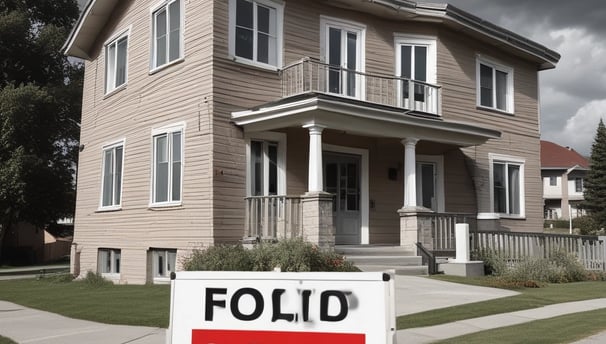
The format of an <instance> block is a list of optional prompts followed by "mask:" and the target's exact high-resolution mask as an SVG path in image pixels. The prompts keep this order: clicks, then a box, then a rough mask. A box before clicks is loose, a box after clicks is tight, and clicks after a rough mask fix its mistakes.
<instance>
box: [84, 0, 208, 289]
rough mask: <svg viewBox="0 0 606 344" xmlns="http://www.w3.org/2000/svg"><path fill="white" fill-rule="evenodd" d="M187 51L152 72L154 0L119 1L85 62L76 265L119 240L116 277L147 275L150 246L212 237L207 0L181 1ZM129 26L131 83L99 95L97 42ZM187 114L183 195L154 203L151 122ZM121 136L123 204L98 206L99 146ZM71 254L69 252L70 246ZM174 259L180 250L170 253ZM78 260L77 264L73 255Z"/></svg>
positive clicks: (188, 245) (182, 245)
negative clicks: (170, 202)
mask: <svg viewBox="0 0 606 344" xmlns="http://www.w3.org/2000/svg"><path fill="white" fill-rule="evenodd" d="M183 3H184V11H185V17H184V18H185V29H184V60H183V61H182V62H180V63H176V64H174V65H171V66H168V67H167V68H164V69H162V70H160V71H158V72H156V73H154V74H151V75H150V73H149V71H150V40H151V14H150V7H151V6H153V5H154V4H155V2H152V1H143V0H131V1H123V2H120V5H118V6H117V7H116V9H115V10H114V14H113V15H112V18H113V19H112V20H111V22H110V23H108V24H107V26H106V28H105V29H104V30H103V32H102V34H101V35H100V36H99V37H98V39H97V41H96V43H95V48H94V53H93V55H92V56H93V58H92V60H91V61H87V62H86V65H85V81H84V95H83V109H82V131H81V141H80V142H81V144H82V145H83V146H84V149H83V150H82V152H81V153H80V162H79V170H78V190H77V191H78V192H77V208H76V216H75V237H74V243H75V245H76V250H75V251H79V252H80V253H79V256H80V262H79V265H80V272H81V273H82V274H86V272H87V271H96V270H97V265H96V261H97V250H98V248H99V247H102V248H115V249H121V255H122V257H121V260H122V262H121V275H120V277H121V279H120V281H119V282H121V283H144V282H145V281H146V280H147V278H148V276H146V275H147V272H146V271H147V269H146V267H145V266H146V264H147V255H148V253H147V252H148V250H149V248H173V249H178V255H179V256H182V255H184V254H187V253H188V252H189V250H190V249H192V248H194V247H199V246H201V245H207V244H210V243H212V242H213V238H212V221H211V218H212V212H211V205H212V195H211V177H212V169H211V152H212V149H211V145H212V141H211V139H210V134H211V129H212V128H211V127H210V121H209V118H210V115H211V114H212V102H210V101H209V99H211V93H212V79H211V74H212V70H211V68H212V61H211V59H210V55H211V53H212V50H211V49H210V47H211V46H212V45H211V40H212V32H211V29H212V27H211V25H210V24H211V21H210V20H208V19H207V20H204V18H211V17H212V13H213V12H212V10H213V7H212V3H210V2H208V1H197V2H196V1H194V2H191V1H184V2H183ZM128 27H130V36H129V47H128V60H127V61H128V62H127V63H128V84H127V86H126V87H125V88H124V89H122V90H119V91H117V92H115V93H113V94H111V95H109V96H105V95H104V71H105V58H104V53H103V46H104V43H105V41H106V39H108V38H109V37H111V36H112V35H113V34H115V33H117V32H118V31H120V30H122V29H124V28H128ZM177 122H184V123H185V125H186V127H185V129H184V141H183V142H184V151H183V154H184V158H183V161H184V162H183V194H182V204H181V205H180V206H176V207H170V208H151V207H150V199H151V196H150V195H151V178H152V177H151V171H152V149H153V148H152V134H151V132H152V129H153V128H158V127H162V126H165V125H170V124H174V123H177ZM119 139H125V146H124V159H123V160H124V172H123V181H122V185H123V189H122V202H121V203H122V207H121V209H120V210H118V211H111V212H107V211H99V210H98V209H99V205H100V194H101V178H102V175H101V172H102V171H101V169H102V147H103V146H104V145H106V144H108V143H111V142H113V141H115V140H119ZM74 256H76V255H75V254H74ZM177 261H179V258H177ZM73 264H77V263H75V262H74V263H73Z"/></svg>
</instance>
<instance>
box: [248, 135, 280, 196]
mask: <svg viewBox="0 0 606 344" xmlns="http://www.w3.org/2000/svg"><path fill="white" fill-rule="evenodd" d="M245 140H246V196H247V197H250V196H252V166H251V158H252V153H251V141H264V142H275V143H277V144H278V162H277V163H278V195H279V196H284V195H286V134H284V133H276V132H269V131H268V132H258V133H254V134H249V135H246V137H245ZM263 173H264V175H263V180H264V181H266V180H267V179H269V159H268V157H267V150H266V149H264V156H263ZM263 184H264V185H263V188H264V190H263V194H264V195H265V196H266V195H268V193H269V192H268V190H269V189H268V183H267V182H265V183H263Z"/></svg>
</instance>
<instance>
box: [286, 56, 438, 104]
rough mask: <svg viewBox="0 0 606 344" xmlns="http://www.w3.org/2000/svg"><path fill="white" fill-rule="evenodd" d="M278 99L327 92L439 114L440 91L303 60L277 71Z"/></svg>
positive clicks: (307, 58) (405, 80)
mask: <svg viewBox="0 0 606 344" xmlns="http://www.w3.org/2000/svg"><path fill="white" fill-rule="evenodd" d="M281 76H282V97H290V96H293V95H297V94H303V93H308V92H317V93H327V94H333V95H339V96H343V97H348V98H353V99H357V100H361V101H366V102H369V103H375V104H380V105H387V106H392V107H398V108H402V109H405V110H409V111H418V112H425V113H429V114H433V115H441V109H440V108H441V104H440V101H441V100H440V99H441V88H440V86H438V85H432V84H429V83H426V82H423V81H418V80H411V79H407V78H402V77H397V76H388V75H379V74H370V73H362V72H360V71H356V70H351V69H347V68H343V67H341V66H335V65H329V64H326V63H323V62H320V61H318V60H315V59H312V58H309V57H306V58H303V59H301V60H300V61H298V62H296V63H293V64H291V65H288V66H286V67H285V68H284V69H282V70H281Z"/></svg>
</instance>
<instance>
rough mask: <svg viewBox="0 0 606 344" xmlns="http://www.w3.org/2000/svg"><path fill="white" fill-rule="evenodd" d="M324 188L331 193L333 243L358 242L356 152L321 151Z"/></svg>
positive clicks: (357, 157) (357, 161)
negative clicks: (351, 153)
mask: <svg viewBox="0 0 606 344" xmlns="http://www.w3.org/2000/svg"><path fill="white" fill-rule="evenodd" d="M323 160H324V178H325V181H324V185H325V189H326V190H325V191H326V192H329V193H331V194H333V195H334V196H333V203H332V210H333V224H334V226H335V243H336V244H337V245H352V244H359V243H360V228H361V227H360V224H361V222H360V156H357V155H349V154H337V153H325V154H324V159H323Z"/></svg>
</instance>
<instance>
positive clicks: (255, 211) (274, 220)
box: [245, 196, 303, 240]
mask: <svg viewBox="0 0 606 344" xmlns="http://www.w3.org/2000/svg"><path fill="white" fill-rule="evenodd" d="M302 216H303V214H302V213H301V198H300V197H291V196H253V197H246V228H245V230H246V233H245V236H246V237H250V238H257V239H259V240H275V239H281V238H294V237H297V236H300V235H301V233H302V232H301V227H302V224H303V222H302V221H303V217H302Z"/></svg>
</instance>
